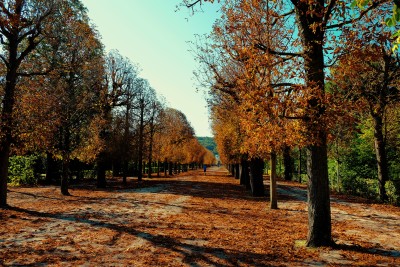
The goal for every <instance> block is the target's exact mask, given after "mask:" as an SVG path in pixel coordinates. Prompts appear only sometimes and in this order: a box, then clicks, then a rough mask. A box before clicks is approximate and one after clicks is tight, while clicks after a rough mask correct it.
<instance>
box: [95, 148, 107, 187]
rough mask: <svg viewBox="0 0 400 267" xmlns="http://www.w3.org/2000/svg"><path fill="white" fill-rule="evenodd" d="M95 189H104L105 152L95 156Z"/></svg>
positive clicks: (105, 183)
mask: <svg viewBox="0 0 400 267" xmlns="http://www.w3.org/2000/svg"><path fill="white" fill-rule="evenodd" d="M96 174H97V175H96V176H97V188H106V185H107V182H106V152H104V151H102V152H100V153H99V155H98V156H97V167H96Z"/></svg>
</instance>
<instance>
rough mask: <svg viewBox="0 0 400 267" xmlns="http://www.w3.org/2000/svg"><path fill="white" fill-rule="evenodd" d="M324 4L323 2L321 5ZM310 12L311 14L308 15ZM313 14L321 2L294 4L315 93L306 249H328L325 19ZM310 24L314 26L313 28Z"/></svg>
mask: <svg viewBox="0 0 400 267" xmlns="http://www.w3.org/2000/svg"><path fill="white" fill-rule="evenodd" d="M322 5H323V2H322ZM309 11H310V12H309ZM312 11H316V12H320V11H321V2H320V1H311V2H309V3H308V4H304V3H299V4H298V5H296V16H297V20H298V22H299V35H300V36H301V39H302V45H303V54H304V56H303V58H304V68H305V76H306V77H305V78H306V86H307V88H308V90H315V91H316V93H317V94H316V93H312V94H313V95H315V96H314V97H311V98H310V99H309V100H308V104H307V109H308V110H309V112H307V116H308V117H307V118H306V120H305V122H306V125H307V130H308V132H309V134H310V135H311V136H312V137H313V141H314V144H315V145H310V146H309V147H308V148H307V173H308V236H307V246H309V247H320V246H330V245H332V244H333V241H332V229H331V210H330V196H329V179H328V160H327V158H328V156H327V145H326V143H327V139H326V133H327V130H326V129H325V126H324V123H323V121H322V117H323V116H324V113H325V107H324V105H322V104H321V101H320V99H319V97H318V94H319V95H321V96H323V95H324V90H325V74H324V51H323V45H324V35H325V28H323V20H324V16H316V15H314V13H313V12H312ZM311 25H316V28H315V29H314V28H312V27H311Z"/></svg>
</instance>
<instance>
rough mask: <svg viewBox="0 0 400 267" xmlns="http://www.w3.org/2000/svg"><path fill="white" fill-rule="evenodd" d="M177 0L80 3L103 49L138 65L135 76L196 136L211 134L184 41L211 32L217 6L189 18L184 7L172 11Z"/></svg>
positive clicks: (205, 7)
mask: <svg viewBox="0 0 400 267" xmlns="http://www.w3.org/2000/svg"><path fill="white" fill-rule="evenodd" d="M180 1H181V0H113V1H110V0H82V2H83V4H84V5H85V6H86V7H87V9H88V14H89V17H90V19H91V22H92V23H93V24H94V25H95V27H96V29H97V30H98V31H99V33H100V35H101V39H102V43H103V44H104V45H105V48H106V51H109V50H112V49H117V50H118V51H119V52H120V54H121V55H123V56H125V57H128V58H129V59H131V60H132V62H134V63H137V64H139V66H140V69H141V70H142V71H141V73H140V76H141V77H143V78H145V79H147V80H148V81H149V82H150V85H151V86H152V87H153V88H154V89H155V90H156V91H157V93H158V94H159V95H162V96H163V97H164V98H165V99H166V102H167V105H168V106H169V107H172V108H175V109H178V110H180V111H182V112H183V113H184V114H185V115H186V117H187V119H188V120H189V122H190V123H191V125H192V126H193V128H194V130H195V132H196V135H197V136H212V133H211V129H210V126H209V114H208V108H207V102H206V100H205V91H206V88H198V84H197V82H196V80H195V78H194V75H193V71H195V70H196V67H197V66H198V64H197V63H196V62H195V60H194V56H193V54H192V53H191V52H190V51H189V50H190V45H189V44H188V41H193V40H194V39H195V35H196V34H205V33H209V32H210V31H211V30H212V25H213V23H214V21H215V20H216V19H217V18H218V16H219V13H218V5H217V4H208V3H205V4H203V5H202V9H203V11H204V12H196V13H195V14H192V12H191V11H190V10H188V9H187V8H185V7H181V8H180V10H177V8H176V6H177V5H178V4H179V3H180ZM197 89H199V90H197Z"/></svg>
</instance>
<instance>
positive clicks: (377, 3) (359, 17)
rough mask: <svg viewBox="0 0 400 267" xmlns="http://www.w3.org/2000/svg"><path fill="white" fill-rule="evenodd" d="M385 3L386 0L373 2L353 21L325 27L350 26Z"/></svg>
mask: <svg viewBox="0 0 400 267" xmlns="http://www.w3.org/2000/svg"><path fill="white" fill-rule="evenodd" d="M385 2H387V0H380V1H373V3H372V5H370V6H369V7H368V8H366V9H364V10H363V11H362V12H361V13H360V15H359V16H358V17H356V18H354V19H350V20H345V21H343V22H340V23H336V24H332V25H328V26H326V29H334V28H340V27H343V26H345V25H347V24H351V23H353V22H355V21H358V20H360V19H361V18H362V17H364V16H365V15H366V14H367V13H368V12H369V11H371V10H372V9H374V8H376V7H378V6H380V5H381V4H383V3H385Z"/></svg>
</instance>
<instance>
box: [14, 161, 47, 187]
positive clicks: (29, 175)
mask: <svg viewBox="0 0 400 267" xmlns="http://www.w3.org/2000/svg"><path fill="white" fill-rule="evenodd" d="M39 162H40V157H39V156H36V155H31V156H13V157H10V161H9V167H8V182H9V183H11V184H13V185H36V184H37V183H38V181H39V178H40V174H39V173H38V172H37V170H38V164H39Z"/></svg>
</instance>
